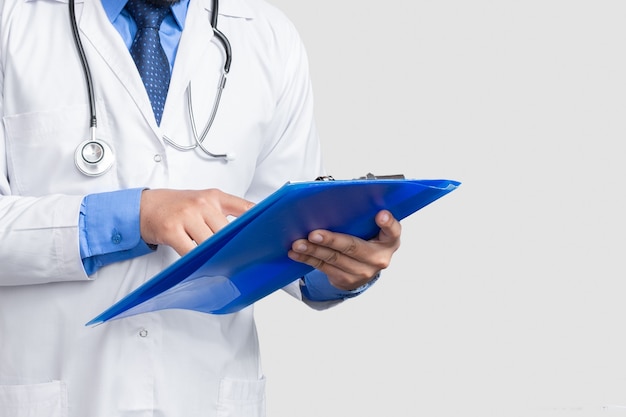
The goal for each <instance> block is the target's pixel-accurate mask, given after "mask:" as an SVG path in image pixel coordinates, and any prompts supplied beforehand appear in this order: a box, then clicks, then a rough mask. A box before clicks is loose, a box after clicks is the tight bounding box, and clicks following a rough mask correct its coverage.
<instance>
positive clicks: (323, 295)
mask: <svg viewBox="0 0 626 417" xmlns="http://www.w3.org/2000/svg"><path fill="white" fill-rule="evenodd" d="M379 277H380V273H378V274H376V275H375V276H374V278H372V279H371V280H370V281H369V282H368V283H367V284H365V285H362V286H360V287H359V288H356V289H354V290H351V291H345V290H340V289H339V288H336V287H334V286H333V285H332V284H331V283H330V281H329V280H328V277H327V276H326V274H324V273H323V272H321V271H318V270H317V269H316V270H313V271H312V272H309V273H308V274H306V275H305V276H304V277H303V278H302V281H301V286H300V291H301V292H302V296H304V297H305V298H306V299H308V300H311V301H333V300H344V299H347V298H352V297H356V296H357V295H360V294H362V293H363V292H364V291H366V290H367V289H368V288H370V287H371V286H372V285H374V283H375V282H376V281H377V280H378V278H379Z"/></svg>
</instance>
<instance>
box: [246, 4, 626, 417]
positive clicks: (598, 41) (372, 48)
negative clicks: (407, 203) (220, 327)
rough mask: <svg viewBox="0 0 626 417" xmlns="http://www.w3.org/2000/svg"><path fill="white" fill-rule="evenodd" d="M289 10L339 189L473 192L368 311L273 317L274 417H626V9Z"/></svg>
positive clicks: (285, 300)
mask: <svg viewBox="0 0 626 417" xmlns="http://www.w3.org/2000/svg"><path fill="white" fill-rule="evenodd" d="M272 2H273V3H274V4H276V5H277V6H278V7H279V8H281V9H282V10H283V11H285V13H286V14H287V15H288V16H289V17H290V18H291V19H292V20H293V21H294V23H295V24H296V26H297V27H298V28H299V30H300V33H301V35H302V38H303V40H304V42H305V45H306V46H307V50H308V52H309V59H310V62H311V71H312V79H313V86H314V90H315V92H316V93H315V97H316V109H317V120H318V127H319V131H320V136H321V139H322V143H323V147H324V155H325V158H326V165H327V168H328V171H329V173H330V174H332V175H333V176H335V178H340V179H348V178H353V177H355V176H360V175H363V174H365V173H367V172H373V173H377V174H395V173H403V174H405V175H407V176H408V177H412V178H446V179H455V180H458V181H461V182H462V185H461V187H460V188H459V189H457V190H455V191H454V192H452V193H451V194H449V195H447V196H445V197H443V198H442V199H441V200H438V201H436V202H434V203H433V204H432V205H430V206H428V207H426V208H425V209H423V210H421V211H419V212H418V213H416V214H414V215H413V216H411V217H409V218H407V219H405V220H403V221H402V225H403V243H402V247H401V248H400V250H399V251H398V252H397V253H396V254H395V256H394V259H393V264H392V266H391V267H390V268H388V269H387V270H386V271H385V272H384V275H383V278H381V280H380V281H379V282H378V283H377V284H376V286H375V287H374V288H372V289H371V290H369V291H368V292H367V293H365V294H364V295H362V296H361V297H359V298H358V299H355V300H352V301H351V302H349V303H345V304H343V305H341V306H340V307H338V308H335V309H332V310H329V311H325V312H315V311H312V310H309V309H307V308H306V307H304V306H302V305H300V304H298V303H297V302H296V301H295V300H293V299H291V298H290V297H289V296H287V295H286V294H284V293H282V292H279V293H275V294H273V295H272V296H270V297H269V298H267V299H265V300H262V301H261V302H259V303H258V304H257V317H258V325H259V332H260V337H261V343H262V345H261V348H262V353H263V358H264V370H265V373H266V374H267V376H268V412H269V417H313V416H315V417H337V416H342V417H343V416H385V417H387V416H427V417H439V416H445V417H449V416H455V417H456V416H463V417H464V416H472V417H473V416H480V417H486V416H494V417H495V416H497V417H501V416H505V417H508V416H515V417H517V416H524V417H526V416H530V417H544V416H548V417H552V416H568V417H569V416H571V417H581V416H585V417H586V416H594V417H595V416H599V417H602V416H607V417H613V416H626V282H625V280H626V267H625V265H624V260H625V259H626V254H625V252H626V221H625V220H624V215H625V214H626V195H625V194H626V191H625V188H624V179H626V177H625V174H626V168H625V166H626V163H625V161H624V156H625V152H626V151H625V150H624V149H625V148H626V146H625V145H624V138H625V135H626V3H624V2H623V1H604V0H594V1H591V0H588V1H576V0H570V1H566V0H560V1H557V0H541V1H538V0H524V1H522V0H519V1H512V0H501V1H497V0H491V1H488V0H476V1H466V0H439V1H435V0H430V1H425V0H390V1H378V2H374V1H372V0H361V1H356V0H332V1H331V0H317V1H308V2H307V1H296V0H291V1H288V0H273V1H272Z"/></svg>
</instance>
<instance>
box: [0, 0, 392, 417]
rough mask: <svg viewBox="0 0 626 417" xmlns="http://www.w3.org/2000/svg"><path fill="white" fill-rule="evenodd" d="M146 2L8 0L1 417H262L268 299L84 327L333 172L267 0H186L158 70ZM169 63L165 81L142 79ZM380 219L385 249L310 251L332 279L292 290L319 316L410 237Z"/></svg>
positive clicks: (169, 13)
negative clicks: (141, 41) (273, 201)
mask: <svg viewBox="0 0 626 417" xmlns="http://www.w3.org/2000/svg"><path fill="white" fill-rule="evenodd" d="M131 1H132V4H131V5H126V0H76V4H72V2H71V1H70V5H69V6H70V7H69V8H68V2H67V0H51V1H44V0H30V1H23V0H0V66H1V67H0V83H1V92H2V94H1V97H0V109H1V112H2V129H1V130H0V135H1V137H0V417H21V416H29V417H39V416H42V417H43V416H46V417H52V416H54V417H113V416H115V417H131V416H132V417H139V416H142V417H143V416H162V417H200V416H203V417H216V416H219V417H225V416H237V417H242V416H245V417H254V416H263V415H264V406H265V390H264V384H265V379H264V375H263V373H262V370H261V368H260V361H259V347H258V340H257V335H256V330H255V324H254V318H253V307H249V308H247V309H244V310H243V311H241V312H238V313H235V314H229V315H220V316H215V315H209V314H203V313H198V312H192V311H179V310H165V311H159V312H154V313H148V314H142V315H138V316H134V317H129V318H126V319H123V320H117V321H114V322H110V323H107V324H105V325H101V326H98V327H94V328H89V327H85V326H84V323H86V322H87V321H88V320H89V319H91V318H93V317H94V315H95V314H97V313H98V312H101V311H103V310H104V309H105V308H106V307H108V306H109V305H111V304H113V303H114V302H115V301H117V300H119V299H120V298H122V297H123V296H125V295H126V294H128V293H129V292H130V291H132V290H133V289H134V288H136V287H138V286H139V285H141V284H142V283H143V282H144V281H146V280H147V279H149V278H151V277H152V276H154V275H155V274H157V273H158V272H160V271H161V270H163V268H165V267H166V266H167V265H169V264H171V263H172V262H173V261H175V260H176V259H177V258H178V257H179V256H180V255H184V254H185V253H187V252H188V251H190V250H191V249H193V248H194V247H195V245H196V244H197V243H200V242H202V241H204V240H205V239H208V238H210V236H211V235H212V234H214V233H215V232H216V231H218V230H219V229H220V228H222V227H223V226H224V225H225V224H226V223H227V217H228V216H231V215H232V216H239V215H241V214H242V213H244V212H245V210H247V209H248V208H250V207H251V205H252V204H253V203H254V202H257V201H259V200H261V199H262V198H264V197H265V196H267V195H268V194H270V193H271V192H273V191H274V190H276V189H277V188H278V187H280V186H281V185H282V184H284V183H285V182H286V181H288V180H310V179H313V178H315V177H317V176H319V175H321V174H323V173H324V172H323V168H322V163H321V159H320V149H319V143H318V139H317V136H316V132H315V127H314V121H313V115H312V112H313V102H312V93H311V85H310V81H309V74H308V68H307V66H308V64H307V58H306V55H305V51H304V49H303V46H302V43H301V41H300V39H299V37H298V35H297V33H296V31H295V29H294V27H293V26H292V24H291V23H290V22H289V21H288V20H287V19H286V18H285V16H284V15H283V14H282V13H281V12H279V11H278V10H276V9H275V8H274V7H272V6H271V5H269V4H267V3H265V2H263V1H259V0H222V2H221V4H220V5H219V7H220V8H219V14H217V13H216V8H217V4H216V3H217V2H214V3H211V2H210V0H181V1H180V2H178V3H175V4H173V5H172V4H165V5H164V9H165V12H164V13H163V16H164V17H162V22H161V23H159V24H158V28H159V30H158V31H156V30H153V32H152V34H150V35H148V34H147V33H146V32H143V34H142V36H148V37H149V36H155V33H156V34H157V35H156V36H158V39H159V42H160V44H161V46H162V48H163V50H162V51H161V50H160V49H158V50H153V52H154V54H156V55H151V56H149V58H145V57H146V56H147V55H145V54H143V53H139V52H137V50H136V48H138V47H137V46H136V44H134V40H135V37H136V36H138V35H139V33H140V32H142V31H144V30H148V29H143V28H141V27H140V24H139V23H138V21H139V20H140V19H141V15H145V14H148V12H149V11H151V10H152V9H158V8H160V7H161V6H159V4H158V0H152V1H153V3H154V4H151V5H146V4H141V1H142V0H131ZM137 1H139V3H137ZM160 19H161V18H160ZM74 25H75V27H74ZM153 26H154V25H153ZM212 26H216V29H217V30H215V31H214V30H213V28H212ZM222 37H224V38H225V39H222ZM231 47H232V51H230V52H232V54H231V53H228V52H229V48H231ZM162 54H164V56H165V57H166V58H167V66H169V68H168V69H167V70H162V69H160V70H158V71H153V73H152V74H148V75H145V74H144V73H143V69H140V70H138V68H142V66H144V67H145V66H146V64H145V62H144V63H141V61H140V60H141V59H152V60H154V59H162V57H163V55H162ZM136 61H137V62H136ZM230 64H232V65H230ZM150 65H152V64H150ZM228 65H230V67H229V68H227V66H228ZM159 68H162V67H159ZM140 71H142V74H143V79H142V75H140ZM159 71H161V72H159ZM162 71H165V72H162ZM148 72H150V71H148ZM224 72H227V74H228V82H227V84H226V86H225V88H224V90H223V94H222V93H221V88H220V86H221V81H220V79H221V77H222V75H223V73H224ZM149 77H157V78H158V79H159V80H161V81H158V82H155V81H154V80H152V81H150V80H148V78H149ZM159 77H161V78H159ZM144 82H145V83H144ZM158 90H161V92H160V93H159V91H158ZM159 94H161V96H159ZM220 96H221V97H220ZM159 97H161V98H159ZM213 112H215V117H213V116H212V113H213ZM207 121H208V122H207ZM205 126H207V127H208V130H207V129H205ZM205 130H206V131H207V132H208V133H207V132H205ZM376 221H377V223H378V225H379V226H380V228H381V231H380V234H379V236H378V237H377V238H375V239H373V240H371V241H362V240H360V239H357V238H355V237H352V236H346V235H340V234H336V233H331V232H329V231H323V230H322V231H313V232H312V233H311V234H310V235H309V238H308V239H306V240H300V241H297V242H294V244H293V247H292V250H291V251H290V252H289V256H290V257H291V258H292V259H294V260H296V261H300V262H304V263H307V264H309V265H311V266H314V267H315V268H317V269H316V270H315V271H314V272H313V273H311V274H309V275H307V276H306V277H303V278H302V279H301V280H300V281H299V282H295V283H293V284H291V285H290V286H288V287H287V288H285V290H286V291H287V292H288V293H290V294H291V295H293V296H294V297H296V298H298V299H301V300H302V301H303V302H304V303H306V304H308V305H309V306H311V307H313V308H316V309H323V308H327V307H330V306H332V305H334V304H336V303H338V302H341V301H342V300H344V299H347V298H350V297H353V296H355V295H358V294H360V293H361V292H363V291H364V290H365V289H366V288H368V286H369V285H371V283H372V282H373V280H374V279H375V278H376V277H377V276H378V274H379V272H380V271H381V270H382V269H384V268H386V267H387V266H388V264H389V262H390V259H391V257H392V254H393V253H394V252H395V251H396V250H397V248H398V247H399V242H400V229H401V228H400V224H399V223H398V221H397V220H395V219H394V218H393V217H391V216H390V214H389V213H388V212H384V211H383V212H381V213H379V214H378V216H377V218H376Z"/></svg>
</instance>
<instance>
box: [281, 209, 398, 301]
mask: <svg viewBox="0 0 626 417" xmlns="http://www.w3.org/2000/svg"><path fill="white" fill-rule="evenodd" d="M375 220H376V224H377V225H378V226H379V227H380V233H378V236H376V237H375V238H373V239H371V240H369V241H366V240H363V239H359V238H357V237H355V236H351V235H346V234H342V233H334V232H330V231H328V230H314V231H312V232H311V233H309V235H308V238H307V239H299V240H296V241H295V242H293V244H292V246H291V250H290V251H289V253H288V256H289V258H290V259H292V260H294V261H298V262H302V263H305V264H307V265H310V266H312V267H314V268H316V269H319V270H320V271H322V272H324V273H325V274H326V275H327V276H328V279H329V280H330V283H331V284H332V285H333V286H335V287H337V288H339V289H341V290H353V289H356V288H358V287H360V286H362V285H364V284H366V283H368V282H369V281H370V280H371V279H372V277H374V276H375V275H376V274H377V273H378V272H380V271H381V270H383V269H385V268H387V267H388V266H389V263H390V262H391V256H392V255H393V253H394V252H395V251H396V250H397V249H398V248H399V247H400V234H401V231H402V228H401V226H400V222H398V221H397V220H396V219H395V218H393V216H392V215H391V213H390V212H389V211H387V210H382V211H380V212H379V213H378V214H377V215H376V219H375Z"/></svg>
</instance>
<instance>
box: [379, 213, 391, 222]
mask: <svg viewBox="0 0 626 417" xmlns="http://www.w3.org/2000/svg"><path fill="white" fill-rule="evenodd" d="M380 221H381V223H387V222H388V221H389V214H388V213H383V214H382V215H381V216H380Z"/></svg>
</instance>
